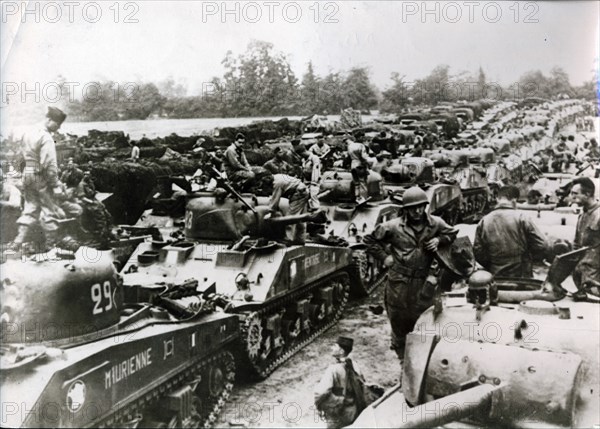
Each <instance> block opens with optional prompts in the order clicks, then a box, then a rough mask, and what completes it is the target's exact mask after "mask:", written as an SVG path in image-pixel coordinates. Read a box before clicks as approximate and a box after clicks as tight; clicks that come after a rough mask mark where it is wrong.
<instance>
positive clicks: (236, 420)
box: [216, 211, 577, 428]
mask: <svg viewBox="0 0 600 429" xmlns="http://www.w3.org/2000/svg"><path fill="white" fill-rule="evenodd" d="M527 215H528V216H531V217H533V218H534V219H536V224H538V226H539V227H540V229H541V230H542V231H543V232H544V233H545V234H547V235H549V236H552V237H555V238H558V237H562V238H567V239H569V240H573V237H574V234H575V224H576V218H577V215H575V214H568V215H566V216H565V215H563V214H558V213H552V212H545V213H544V212H542V213H541V215H540V217H539V218H538V217H537V213H536V212H535V211H530V212H527ZM562 217H566V222H565V226H562V225H561V218H562ZM458 228H459V234H458V235H459V236H463V235H466V236H468V237H469V238H470V239H471V242H473V238H474V235H475V228H476V226H475V225H458ZM546 273H547V267H544V266H538V267H536V269H535V270H534V276H535V277H536V278H545V275H546ZM569 283H572V281H571V279H570V278H569V279H568V280H567V281H565V284H563V286H565V287H567V289H574V287H573V286H572V285H570V284H569ZM383 290H384V286H383V285H382V286H380V287H379V288H378V289H377V290H375V291H374V293H373V294H372V295H371V296H369V297H367V298H364V299H361V300H355V301H350V302H349V305H348V307H347V310H346V313H345V315H344V317H343V318H342V319H341V320H340V322H339V323H338V324H337V325H335V326H334V327H332V328H331V329H329V330H328V331H327V332H326V333H325V334H323V335H322V336H320V337H319V338H317V339H316V340H315V341H313V342H312V343H311V344H309V345H308V346H306V347H305V348H304V349H302V350H301V351H299V352H298V353H297V354H296V355H295V356H294V357H292V358H291V359H290V360H288V361H287V362H286V363H285V364H283V365H282V366H281V367H279V368H278V369H277V370H276V371H275V372H273V373H272V374H271V375H270V376H269V377H268V378H267V379H266V380H263V381H260V382H246V381H243V382H238V383H237V385H236V386H235V387H234V390H233V393H232V395H231V397H230V399H229V401H228V403H227V404H226V406H225V408H224V410H223V412H222V413H221V415H220V418H219V419H218V421H217V422H216V426H217V427H224V428H228V427H234V426H238V427H258V428H280V427H288V428H300V427H326V425H325V422H324V421H322V420H321V419H320V418H319V416H318V414H317V413H316V411H315V408H314V405H313V390H314V387H315V386H316V385H317V383H318V382H319V379H320V377H321V375H322V374H323V373H324V371H325V368H326V367H327V366H328V365H329V364H330V363H333V358H332V357H331V351H330V347H331V344H332V343H333V342H335V340H336V339H337V337H338V336H339V335H344V336H351V337H353V338H354V351H353V352H352V358H353V362H355V363H356V364H357V365H358V366H359V367H360V369H361V370H362V372H363V374H364V375H365V378H366V381H367V383H370V384H378V385H380V386H382V387H383V388H384V389H386V390H387V389H389V388H390V387H392V386H393V385H395V384H396V383H397V382H398V378H399V376H400V365H399V361H398V358H397V357H396V354H395V353H394V352H393V351H392V350H390V326H389V322H388V319H387V314H386V313H385V312H384V313H383V314H381V315H375V314H374V313H373V312H372V311H371V310H370V308H369V307H371V306H376V305H383Z"/></svg>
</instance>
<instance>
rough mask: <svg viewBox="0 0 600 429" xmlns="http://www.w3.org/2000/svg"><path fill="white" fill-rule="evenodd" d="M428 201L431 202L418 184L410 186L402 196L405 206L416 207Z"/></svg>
mask: <svg viewBox="0 0 600 429" xmlns="http://www.w3.org/2000/svg"><path fill="white" fill-rule="evenodd" d="M427 203H429V200H427V194H426V193H425V191H424V190H423V189H421V188H419V187H418V186H413V187H411V188H408V189H407V190H406V191H405V192H404V195H403V196H402V206H403V207H414V206H420V205H421V204H427Z"/></svg>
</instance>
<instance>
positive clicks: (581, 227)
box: [573, 203, 600, 292]
mask: <svg viewBox="0 0 600 429" xmlns="http://www.w3.org/2000/svg"><path fill="white" fill-rule="evenodd" d="M584 246H590V247H594V248H593V249H590V250H588V251H587V252H586V254H585V256H584V257H583V258H582V259H581V260H580V261H579V263H578V264H577V266H576V267H575V270H574V271H573V281H574V282H575V285H576V286H577V289H579V290H582V289H584V288H585V286H592V287H598V288H599V290H598V291H599V292H600V203H595V204H594V205H593V206H592V207H590V208H589V209H588V210H586V211H584V212H583V213H581V214H580V215H579V218H578V219H577V229H576V231H575V248H576V249H577V248H581V247H584Z"/></svg>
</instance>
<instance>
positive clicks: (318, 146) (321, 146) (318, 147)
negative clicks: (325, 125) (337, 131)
mask: <svg viewBox="0 0 600 429" xmlns="http://www.w3.org/2000/svg"><path fill="white" fill-rule="evenodd" d="M330 150H331V147H330V146H329V145H328V144H327V143H325V139H324V138H323V137H319V138H317V142H316V143H315V144H313V145H312V146H311V147H310V148H309V149H308V151H309V152H311V153H314V154H315V155H317V156H318V157H322V156H323V155H325V154H326V153H327V152H329V151H330Z"/></svg>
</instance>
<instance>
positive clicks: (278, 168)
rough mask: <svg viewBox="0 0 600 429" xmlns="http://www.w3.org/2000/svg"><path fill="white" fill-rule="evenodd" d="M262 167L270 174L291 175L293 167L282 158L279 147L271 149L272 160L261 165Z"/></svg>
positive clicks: (282, 154) (282, 153)
mask: <svg viewBox="0 0 600 429" xmlns="http://www.w3.org/2000/svg"><path fill="white" fill-rule="evenodd" d="M263 167H264V168H265V169H267V170H269V171H270V172H271V174H292V173H293V171H294V167H293V166H292V165H290V164H289V163H288V162H287V161H286V160H285V158H284V152H283V150H282V149H281V148H280V147H275V148H274V149H273V158H271V159H270V160H268V161H267V162H265V163H264V164H263Z"/></svg>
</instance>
